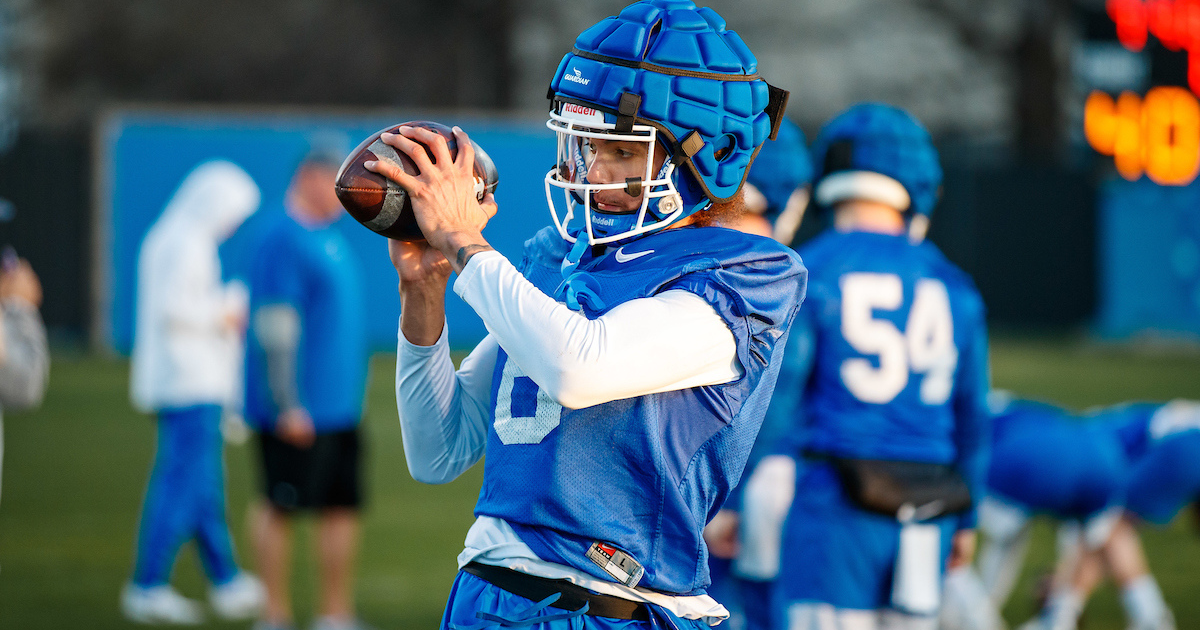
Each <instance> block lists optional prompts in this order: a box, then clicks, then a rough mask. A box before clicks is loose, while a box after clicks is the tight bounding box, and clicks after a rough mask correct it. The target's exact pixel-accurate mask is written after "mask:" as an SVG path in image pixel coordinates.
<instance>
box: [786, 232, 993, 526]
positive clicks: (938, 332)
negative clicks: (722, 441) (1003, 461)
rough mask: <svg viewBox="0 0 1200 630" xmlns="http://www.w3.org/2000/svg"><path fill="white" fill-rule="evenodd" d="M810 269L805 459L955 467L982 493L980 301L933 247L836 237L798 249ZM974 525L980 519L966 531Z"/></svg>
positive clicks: (795, 338)
mask: <svg viewBox="0 0 1200 630" xmlns="http://www.w3.org/2000/svg"><path fill="white" fill-rule="evenodd" d="M800 253H801V256H802V257H803V258H804V261H805V264H806V265H807V266H808V268H809V269H810V272H811V276H810V277H809V287H808V298H807V302H806V304H805V308H804V309H803V310H802V311H801V312H800V314H799V315H798V316H797V318H796V323H795V325H794V326H793V328H792V333H791V335H792V340H791V342H790V345H791V348H789V351H793V352H796V353H797V354H798V355H800V356H799V357H798V358H797V359H796V360H795V361H794V362H793V361H789V363H794V364H795V365H796V367H795V368H794V369H793V370H792V372H793V378H795V379H796V380H795V381H791V382H784V381H780V385H779V390H780V392H779V393H778V394H777V395H778V396H783V397H787V396H792V397H793V399H794V391H790V392H785V391H783V390H784V388H793V389H797V388H798V389H802V391H803V394H802V396H801V402H800V405H801V408H798V409H796V410H794V412H793V413H794V414H795V415H796V416H798V417H800V418H801V420H800V421H799V422H798V423H797V424H802V428H798V429H796V430H795V432H794V435H793V440H794V441H795V442H798V443H799V444H798V450H800V451H803V452H809V453H819V454H825V455H833V456H837V457H848V458H861V459H882V460H897V461H913V462H931V463H943V464H954V465H955V466H956V468H957V469H958V470H959V472H961V473H962V474H963V476H964V477H965V478H966V480H967V483H968V485H969V486H970V487H971V490H972V495H973V496H974V497H976V498H978V497H980V496H981V492H982V490H983V479H984V474H985V466H986V440H987V435H986V430H987V423H988V417H989V416H988V411H987V403H986V397H987V392H988V387H989V373H988V363H987V361H988V358H987V330H986V325H985V323H984V306H983V301H982V299H981V298H980V296H979V292H978V291H977V290H976V288H975V285H974V283H972V282H971V279H970V278H969V277H968V276H967V275H966V274H965V273H963V272H962V271H961V270H959V269H958V268H957V267H955V266H954V265H953V264H952V263H950V262H949V261H948V260H946V258H945V257H944V256H943V255H942V253H941V252H940V251H938V249H937V248H936V247H935V246H934V245H933V244H931V243H928V242H924V243H920V244H913V243H911V242H910V241H909V240H908V238H907V237H905V236H893V235H886V234H877V233H869V232H838V231H836V230H829V231H827V232H825V233H824V234H822V235H820V236H819V237H817V238H816V239H814V240H813V241H812V242H810V243H809V244H808V245H806V246H805V247H804V248H803V249H801V250H800ZM973 524H974V512H973V511H971V512H969V513H967V514H966V515H964V518H963V520H962V526H964V527H969V526H973Z"/></svg>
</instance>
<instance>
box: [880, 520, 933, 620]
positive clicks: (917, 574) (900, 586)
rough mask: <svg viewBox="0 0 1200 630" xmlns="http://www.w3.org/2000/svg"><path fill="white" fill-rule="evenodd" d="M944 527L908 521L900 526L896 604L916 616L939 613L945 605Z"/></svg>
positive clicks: (894, 585)
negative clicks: (941, 565) (943, 578)
mask: <svg viewBox="0 0 1200 630" xmlns="http://www.w3.org/2000/svg"><path fill="white" fill-rule="evenodd" d="M941 551H942V550H941V530H940V529H939V528H938V526H937V525H928V524H922V523H913V522H907V523H903V524H902V525H901V526H900V552H899V554H897V556H896V568H895V572H894V573H893V574H892V606H895V607H896V608H898V609H899V610H902V611H904V612H907V613H910V614H913V615H932V614H936V613H937V611H938V608H939V606H940V605H941V594H942V588H941V586H942V585H941V574H942V572H941V570H940V569H941V568H940V567H939V566H938V564H939V563H940V561H941V556H942V553H941Z"/></svg>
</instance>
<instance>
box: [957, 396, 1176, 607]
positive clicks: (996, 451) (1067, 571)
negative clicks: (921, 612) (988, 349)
mask: <svg viewBox="0 0 1200 630" xmlns="http://www.w3.org/2000/svg"><path fill="white" fill-rule="evenodd" d="M993 406H994V408H995V411H996V416H995V420H994V427H993V437H992V461H991V465H990V466H989V470H988V479H987V485H988V497H987V498H986V499H985V500H984V503H983V505H982V506H981V509H980V525H981V528H982V530H983V531H984V533H985V534H986V535H987V543H986V544H985V546H984V547H983V549H982V550H981V553H980V567H979V577H978V579H979V580H980V583H981V585H982V591H983V592H984V593H986V595H987V598H986V599H978V598H975V599H971V600H967V601H964V603H963V604H962V605H961V606H960V608H962V609H963V612H962V613H961V615H960V616H961V617H963V618H964V621H963V623H961V624H957V625H954V626H952V627H960V626H961V627H970V628H992V627H997V626H995V624H986V623H983V622H981V621H980V620H979V619H980V618H981V616H989V615H990V616H994V614H992V613H989V612H988V609H989V608H991V609H992V610H995V609H997V608H999V607H1001V606H1003V605H1004V602H1005V601H1006V600H1007V599H1008V596H1009V594H1010V593H1011V590H1012V585H1013V583H1014V582H1015V580H1016V578H1017V575H1018V573H1019V572H1020V569H1021V562H1022V560H1023V557H1024V554H1025V549H1026V546H1027V543H1028V536H1029V528H1030V525H1029V523H1030V521H1031V519H1032V518H1033V517H1034V516H1035V515H1039V514H1040V515H1046V516H1050V517H1052V518H1055V519H1058V520H1059V521H1061V522H1062V523H1063V524H1062V526H1061V527H1060V531H1059V543H1060V544H1059V553H1060V558H1059V563H1058V568H1057V570H1056V572H1055V576H1054V580H1053V584H1052V587H1051V593H1050V595H1049V597H1048V599H1047V603H1046V606H1045V609H1044V610H1043V611H1042V613H1041V614H1040V615H1039V616H1038V617H1037V618H1036V619H1034V620H1033V621H1032V622H1030V624H1028V625H1027V627H1029V628H1034V629H1045V630H1073V629H1074V628H1075V627H1076V624H1077V622H1078V619H1079V615H1080V613H1081V612H1082V611H1083V607H1084V603H1085V602H1086V600H1087V597H1088V595H1090V593H1091V592H1092V590H1093V589H1094V588H1095V587H1096V585H1097V584H1098V583H1099V581H1100V580H1101V579H1102V578H1103V577H1104V574H1105V572H1106V571H1108V572H1110V573H1111V574H1112V576H1113V578H1114V580H1115V581H1116V582H1117V587H1118V589H1119V590H1120V595H1121V602H1122V605H1123V607H1124V608H1125V612H1126V615H1127V617H1128V618H1129V620H1130V624H1131V626H1130V627H1131V628H1135V629H1137V630H1169V629H1172V628H1174V620H1173V616H1172V614H1171V611H1170V609H1169V608H1168V606H1167V604H1166V602H1165V601H1164V600H1163V597H1162V592H1161V591H1160V590H1159V588H1158V585H1157V583H1156V582H1155V580H1154V577H1153V575H1151V574H1150V572H1149V567H1148V564H1147V562H1146V557H1145V553H1144V552H1143V550H1142V547H1141V542H1140V540H1139V538H1138V534H1137V530H1136V525H1137V524H1138V522H1140V521H1149V522H1152V523H1157V524H1165V523H1167V522H1169V521H1170V520H1171V519H1172V518H1174V516H1175V515H1176V514H1177V513H1178V512H1179V510H1180V509H1181V508H1182V507H1183V506H1184V505H1185V504H1187V503H1189V502H1192V501H1194V500H1196V498H1197V497H1198V496H1200V463H1198V462H1200V406H1197V405H1196V404H1195V403H1192V402H1189V401H1174V402H1171V403H1168V404H1165V405H1162V404H1147V403H1134V404H1123V405H1117V406H1113V407H1107V408H1101V409H1096V410H1092V411H1089V412H1087V413H1085V414H1077V413H1074V412H1072V411H1069V410H1067V409H1064V408H1061V407H1057V406H1054V405H1049V404H1045V403H1039V402H1032V401H1026V400H1012V399H1011V397H1009V396H1007V395H1004V394H1002V393H1000V394H997V395H995V396H994V401H993ZM968 623H970V624H973V625H967V624H968Z"/></svg>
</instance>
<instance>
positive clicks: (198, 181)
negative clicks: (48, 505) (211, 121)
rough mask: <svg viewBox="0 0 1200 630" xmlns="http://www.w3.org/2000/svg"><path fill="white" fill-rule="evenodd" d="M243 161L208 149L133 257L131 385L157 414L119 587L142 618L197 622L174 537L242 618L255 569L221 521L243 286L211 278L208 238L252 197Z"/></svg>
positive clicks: (254, 601)
mask: <svg viewBox="0 0 1200 630" xmlns="http://www.w3.org/2000/svg"><path fill="white" fill-rule="evenodd" d="M259 200H260V193H259V189H258V186H257V185H255V183H254V181H253V180H252V179H251V178H250V176H249V175H248V174H247V173H246V172H245V171H244V170H242V169H241V168H239V167H238V166H236V165H235V164H232V163H230V162H227V161H222V160H214V161H210V162H205V163H203V164H201V165H199V166H197V167H196V168H195V169H194V170H192V172H191V173H190V174H189V175H188V176H187V177H186V178H185V179H184V181H183V183H182V184H180V186H179V189H178V190H177V191H176V192H175V194H174V196H173V197H172V198H171V200H170V201H169V202H168V204H167V206H166V209H165V210H164V211H163V214H162V216H161V217H160V218H159V219H158V221H157V222H156V223H155V224H154V225H153V227H151V229H150V231H149V232H148V233H147V235H146V239H145V241H144V242H143V243H142V248H141V252H140V254H139V257H138V282H137V286H138V295H137V321H136V328H135V334H134V345H133V358H132V374H131V378H130V394H131V398H132V401H133V404H134V406H135V407H136V408H137V409H139V410H140V411H144V412H147V413H156V414H157V415H158V448H157V451H156V453H155V462H154V468H153V471H152V472H151V474H150V481H149V484H148V487H147V489H146V497H145V502H144V504H143V507H142V516H141V522H140V525H139V531H138V537H137V556H136V561H135V564H134V570H133V577H132V579H131V580H130V582H129V583H128V584H127V585H126V586H125V588H124V589H123V591H122V594H121V608H122V611H123V612H124V613H125V615H126V616H127V617H129V618H130V619H131V620H133V621H138V622H142V623H179V624H195V623H200V622H201V621H202V620H203V618H204V613H203V610H202V608H201V606H200V605H199V604H198V603H197V602H195V601H193V600H190V599H188V598H185V597H183V596H182V595H180V594H179V593H178V592H177V591H175V590H174V589H173V588H172V587H171V586H170V583H169V580H170V575H171V568H172V566H173V564H174V562H175V556H176V555H177V553H178V551H179V548H180V546H181V545H182V544H183V543H185V542H187V541H189V540H194V541H195V542H196V548H197V550H198V552H199V554H200V559H201V561H202V564H203V566H204V570H205V572H206V573H207V575H208V578H209V581H210V582H211V584H212V588H211V590H210V592H209V595H210V601H211V603H212V605H213V608H214V611H215V612H216V613H217V615H218V616H220V617H223V618H227V619H239V618H250V617H253V616H254V615H256V614H257V611H258V609H259V607H260V606H261V605H262V599H263V592H262V586H261V584H260V583H259V581H258V580H257V578H255V577H253V576H252V575H250V574H248V573H245V572H243V571H241V570H239V569H238V565H237V562H236V560H235V559H234V552H233V545H232V540H231V539H230V535H229V528H228V525H227V524H226V521H225V489H224V484H225V480H224V463H223V460H222V453H221V448H222V439H221V432H220V422H221V416H222V414H223V412H224V410H225V408H227V407H229V406H230V404H231V403H232V402H233V401H234V398H235V396H236V395H237V393H238V391H239V390H238V387H237V384H238V383H239V382H240V367H239V366H240V364H241V357H242V350H241V343H242V341H241V339H242V334H243V332H244V329H245V321H246V308H247V296H246V291H245V288H244V287H240V286H239V285H237V284H226V283H224V282H223V281H222V278H221V263H220V260H219V258H218V253H217V248H218V246H219V245H220V243H221V242H223V241H224V240H225V239H227V238H228V237H229V236H230V235H232V234H233V232H234V231H235V230H236V229H237V228H238V226H240V225H241V224H242V222H244V221H245V220H246V219H247V218H248V217H249V216H250V215H251V214H253V213H254V211H255V210H256V209H257V208H258V206H259Z"/></svg>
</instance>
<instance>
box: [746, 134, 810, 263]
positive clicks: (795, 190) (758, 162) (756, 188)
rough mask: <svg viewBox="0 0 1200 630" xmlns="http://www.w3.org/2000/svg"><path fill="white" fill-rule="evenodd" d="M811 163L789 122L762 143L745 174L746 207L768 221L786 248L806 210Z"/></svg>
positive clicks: (800, 137) (774, 234)
mask: <svg viewBox="0 0 1200 630" xmlns="http://www.w3.org/2000/svg"><path fill="white" fill-rule="evenodd" d="M812 176H813V164H812V157H811V156H810V155H809V153H808V143H807V142H806V141H805V139H804V132H803V131H801V130H800V127H799V126H798V125H796V123H794V122H792V121H791V120H790V119H787V118H785V119H784V120H783V123H782V124H781V125H779V133H778V134H777V136H776V138H775V139H774V140H768V141H767V142H764V143H763V145H762V148H761V149H759V151H758V156H757V157H755V158H754V165H753V166H751V167H750V172H749V173H748V174H747V175H746V184H747V187H746V206H747V207H749V208H750V211H751V212H755V213H758V214H761V215H763V218H765V219H767V221H770V223H771V227H772V230H773V236H774V237H775V240H777V241H779V242H780V243H783V244H785V245H788V244H790V243H791V242H792V239H793V238H795V236H796V230H797V229H798V228H799V227H800V221H801V219H803V218H804V211H805V209H806V208H807V207H808V201H809V185H810V184H812Z"/></svg>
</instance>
